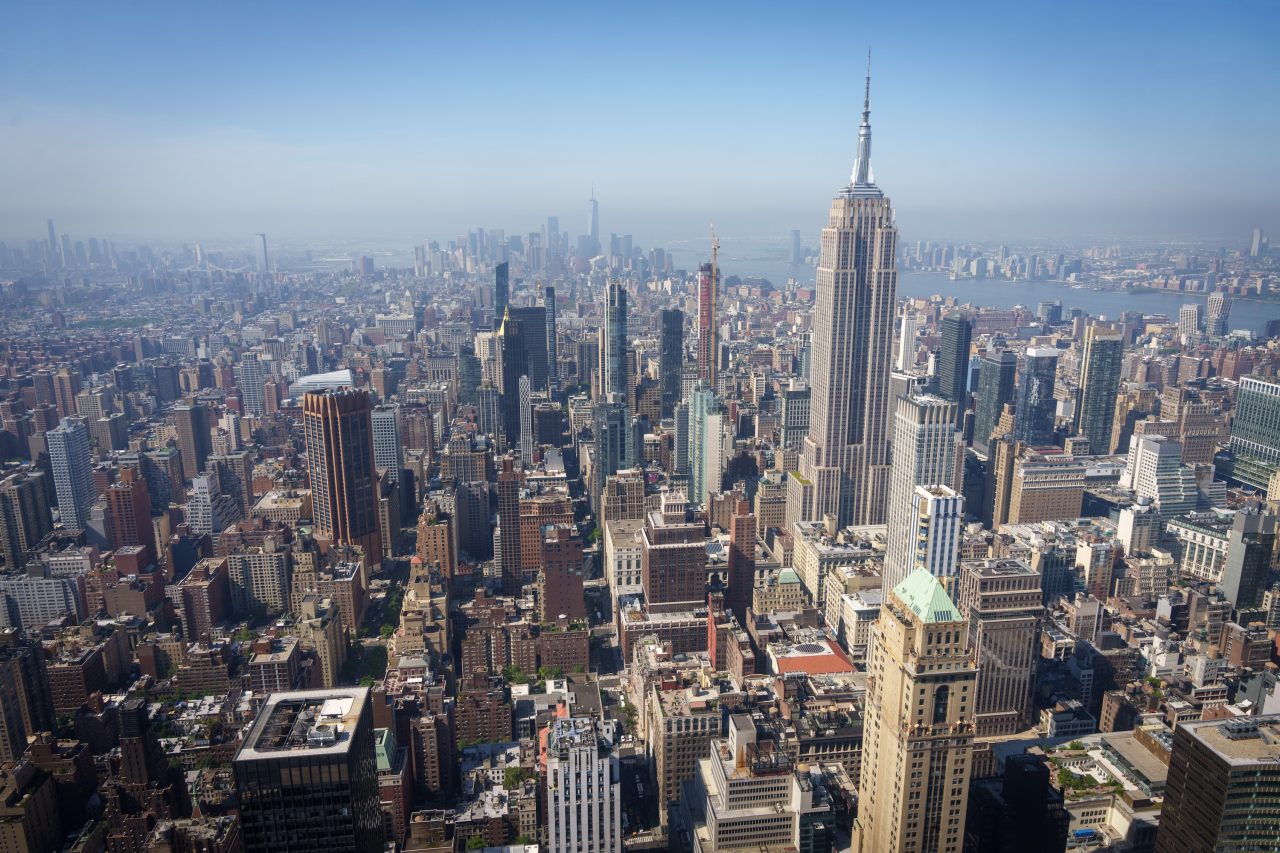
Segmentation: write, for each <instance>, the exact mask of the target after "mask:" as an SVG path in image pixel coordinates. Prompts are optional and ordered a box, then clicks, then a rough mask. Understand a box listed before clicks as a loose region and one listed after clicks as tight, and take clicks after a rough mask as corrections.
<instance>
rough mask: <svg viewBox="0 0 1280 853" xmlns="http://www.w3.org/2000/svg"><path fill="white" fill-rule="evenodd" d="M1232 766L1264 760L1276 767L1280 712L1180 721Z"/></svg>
mask: <svg viewBox="0 0 1280 853" xmlns="http://www.w3.org/2000/svg"><path fill="white" fill-rule="evenodd" d="M1179 727H1182V728H1186V729H1187V731H1188V732H1189V733H1190V734H1191V735H1192V736H1193V737H1194V738H1196V740H1198V741H1200V742H1201V743H1202V744H1204V745H1205V746H1207V747H1208V748H1209V749H1212V750H1213V751H1214V754H1216V755H1217V756H1218V757H1219V758H1221V759H1222V760H1223V761H1225V762H1226V763H1228V764H1230V765H1232V766H1248V765H1254V764H1266V765H1269V766H1270V767H1271V768H1273V769H1275V770H1280V715H1278V714H1272V715H1270V716H1266V717H1237V718H1235V719H1231V720H1213V721H1209V722H1191V723H1180V724H1179Z"/></svg>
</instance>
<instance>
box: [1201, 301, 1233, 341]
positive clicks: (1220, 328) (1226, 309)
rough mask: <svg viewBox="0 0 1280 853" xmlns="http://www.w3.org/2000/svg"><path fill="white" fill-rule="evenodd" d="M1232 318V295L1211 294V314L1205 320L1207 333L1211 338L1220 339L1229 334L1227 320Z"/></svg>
mask: <svg viewBox="0 0 1280 853" xmlns="http://www.w3.org/2000/svg"><path fill="white" fill-rule="evenodd" d="M1230 316H1231V295H1230V294H1228V293H1221V292H1219V293H1210V294H1209V313H1208V317H1207V319H1206V320H1205V332H1206V333H1207V334H1208V335H1209V336H1210V337H1215V338H1220V337H1222V336H1223V335H1225V334H1226V333H1227V318H1228V317H1230Z"/></svg>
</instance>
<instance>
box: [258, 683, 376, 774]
mask: <svg viewBox="0 0 1280 853" xmlns="http://www.w3.org/2000/svg"><path fill="white" fill-rule="evenodd" d="M368 704H369V688H367V687H335V688H333V689H331V690H293V691H289V692H286V693H272V694H271V695H270V696H268V697H267V701H266V703H265V704H264V705H263V706H262V710H261V711H260V712H259V713H258V718H257V720H256V721H255V722H254V724H253V727H252V728H251V729H250V730H249V735H248V737H247V738H245V741H244V744H243V745H242V746H241V747H240V752H239V753H237V754H236V761H247V760H255V759H264V758H273V757H278V756H280V755H281V754H282V753H288V752H305V753H307V754H311V755H315V754H321V755H328V754H334V755H336V754H341V753H345V752H346V751H347V750H348V749H349V748H350V746H351V733H352V732H353V731H354V730H355V727H356V724H357V723H358V722H359V720H360V714H361V712H362V711H363V710H364V708H365V707H366V706H367V705H368Z"/></svg>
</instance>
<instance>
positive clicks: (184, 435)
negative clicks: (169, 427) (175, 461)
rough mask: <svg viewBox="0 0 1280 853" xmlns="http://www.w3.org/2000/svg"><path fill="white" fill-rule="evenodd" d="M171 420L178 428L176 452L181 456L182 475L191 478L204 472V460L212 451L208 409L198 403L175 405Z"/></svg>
mask: <svg viewBox="0 0 1280 853" xmlns="http://www.w3.org/2000/svg"><path fill="white" fill-rule="evenodd" d="M173 422H174V425H175V426H176V427H177V429H178V452H179V454H181V456H182V475H183V477H184V478H185V479H188V480H190V479H192V478H193V477H197V476H199V475H200V474H203V473H204V464H205V460H207V459H208V458H209V454H210V453H212V452H213V440H212V439H211V438H210V435H209V410H208V409H206V408H205V407H204V406H203V405H201V404H200V403H192V404H191V405H189V406H176V407H174V410H173Z"/></svg>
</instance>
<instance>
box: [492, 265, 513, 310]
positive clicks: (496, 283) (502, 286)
mask: <svg viewBox="0 0 1280 853" xmlns="http://www.w3.org/2000/svg"><path fill="white" fill-rule="evenodd" d="M510 272H511V267H510V265H509V264H508V263H507V262H506V261H503V262H502V263H500V264H498V265H497V266H496V267H494V268H493V316H494V317H501V316H502V315H503V314H505V313H506V311H507V306H508V305H510V304H511V278H510Z"/></svg>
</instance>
